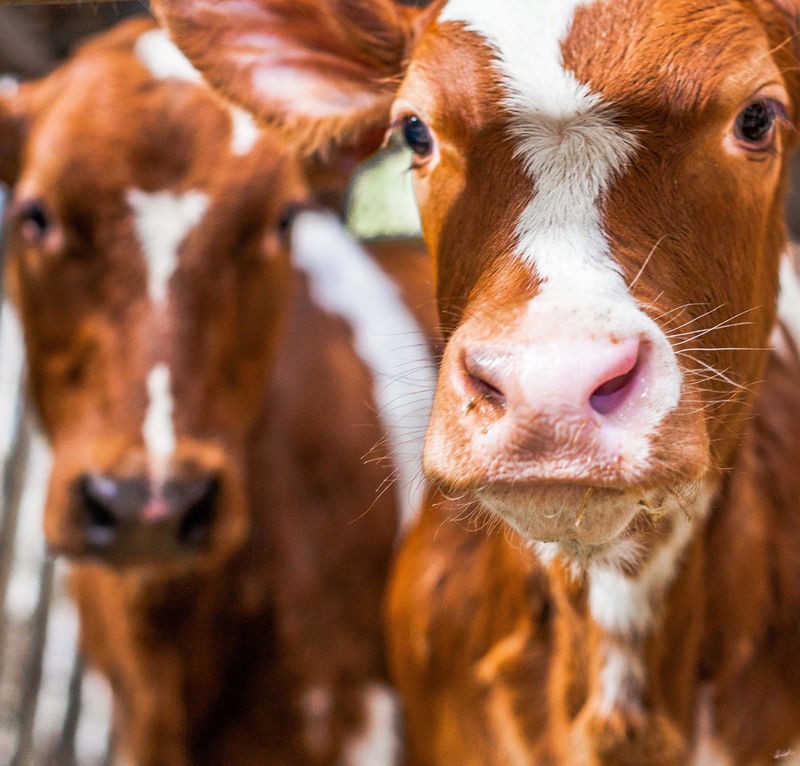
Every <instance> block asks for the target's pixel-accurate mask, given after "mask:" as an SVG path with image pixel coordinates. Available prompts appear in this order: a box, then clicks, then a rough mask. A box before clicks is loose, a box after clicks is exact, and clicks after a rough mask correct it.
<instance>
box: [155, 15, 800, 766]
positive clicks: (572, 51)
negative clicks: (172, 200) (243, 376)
mask: <svg viewBox="0 0 800 766" xmlns="http://www.w3.org/2000/svg"><path fill="white" fill-rule="evenodd" d="M412 5H419V4H415V3H400V2H398V3H393V2H391V1H390V0H333V1H330V0H325V1H323V0H236V1H235V2H231V1H226V0H159V2H158V8H159V13H160V14H161V15H162V17H163V18H164V20H165V21H166V22H167V24H168V25H169V27H170V29H171V33H172V36H173V38H174V39H175V40H176V42H177V43H178V45H179V46H180V47H182V48H183V49H184V51H185V52H186V53H187V54H188V56H189V58H190V59H191V60H193V62H194V63H195V65H196V66H197V67H198V68H199V69H200V70H201V71H203V72H204V74H205V75H206V76H207V78H208V79H209V81H210V82H211V83H212V84H213V85H214V86H216V87H217V88H218V89H220V90H221V91H222V92H224V93H225V95H227V96H228V97H229V98H230V99H232V100H233V101H234V102H235V103H237V104H238V105H240V106H243V107H245V108H248V109H250V110H251V111H252V112H253V113H254V114H256V115H257V116H258V117H259V118H260V119H262V120H263V121H265V122H270V121H271V122H277V123H279V124H281V125H282V126H283V127H284V128H285V129H286V134H287V136H294V137H295V138H296V139H298V140H299V141H300V142H301V143H302V144H303V145H304V146H305V147H306V148H312V149H313V148H316V147H318V146H321V145H324V144H325V143H326V142H329V141H335V140H337V139H338V138H341V137H344V138H347V139H352V138H353V137H354V136H357V135H359V133H360V131H361V130H362V129H365V128H367V127H372V126H376V125H383V126H385V127H386V128H390V127H392V126H394V127H396V128H398V129H400V130H401V131H402V132H403V134H404V136H405V139H406V141H407V143H408V144H409V146H410V148H411V151H412V153H413V173H414V180H415V187H416V196H417V200H418V203H419V207H420V212H421V216H422V221H423V227H424V232H425V237H426V240H427V243H428V246H429V248H430V250H431V252H432V255H433V257H434V259H435V267H436V272H437V290H438V299H439V307H440V313H441V318H442V322H443V325H444V327H445V330H446V335H447V347H446V351H445V354H444V360H443V364H442V367H441V372H440V375H439V381H438V388H437V392H436V397H435V402H434V407H433V414H432V419H431V423H430V426H429V428H428V432H427V440H426V445H425V454H424V462H425V468H426V471H427V474H428V476H429V477H430V478H431V480H432V484H433V487H435V489H433V490H432V491H431V494H430V495H429V497H428V502H427V507H426V509H425V511H424V513H423V515H422V517H421V518H420V520H419V522H418V524H417V525H416V527H415V529H414V531H413V533H412V534H411V535H410V537H409V538H408V539H407V541H406V543H405V546H404V550H403V552H402V554H401V557H400V560H399V564H398V566H397V568H396V571H395V573H394V582H393V591H392V598H391V607H390V616H389V624H390V626H391V632H390V638H391V640H392V662H393V668H394V672H395V675H396V679H397V681H398V683H399V684H400V686H401V688H402V691H403V694H404V697H405V702H406V705H407V715H408V723H409V736H410V747H411V753H410V756H409V760H410V762H413V763H420V764H423V763H424V764H431V763H438V764H448V765H449V764H456V763H457V764H483V765H485V764H503V765H506V764H529V763H542V764H545V763H562V764H637V766H643V765H644V764H686V763H689V762H691V760H692V759H693V758H696V759H697V760H698V761H699V762H701V763H712V762H719V763H736V764H750V763H766V762H768V761H770V760H771V759H772V758H773V757H775V758H787V757H793V758H800V755H799V754H798V753H794V751H793V748H794V747H796V746H795V745H794V744H793V743H795V742H797V741H798V740H799V739H800V659H798V658H800V512H799V510H800V509H798V506H797V497H798V490H800V483H799V482H800V479H798V471H797V466H798V464H800V463H799V462H798V461H800V414H799V413H800V386H799V385H798V375H800V360H798V353H797V345H796V342H797V337H798V336H797V330H798V327H797V325H795V326H794V327H790V326H787V325H784V324H782V323H781V321H779V320H777V319H776V296H777V294H778V289H779V279H778V274H779V262H780V257H781V253H782V251H783V249H784V246H785V233H784V224H783V220H782V201H783V195H784V189H785V183H786V168H787V162H788V157H789V154H790V149H791V148H792V146H793V144H794V142H795V138H794V134H795V133H796V130H795V125H797V124H798V115H800V82H798V67H799V66H800V60H799V59H798V43H797V35H798V13H799V12H800V6H798V5H797V4H796V3H795V2H793V1H791V0H717V2H713V3H709V2H704V1H703V0H594V1H592V0H586V1H585V2H580V1H579V0H498V1H497V2H493V3H486V2H480V1H479V0H449V2H442V1H439V2H434V3H433V4H432V5H430V6H429V7H428V8H426V9H419V8H414V7H411V6H412ZM276 115H277V117H276ZM785 276H786V277H787V279H788V280H789V286H788V287H787V288H786V289H787V290H789V291H791V289H792V287H791V282H792V280H794V279H795V277H794V272H793V270H792V269H791V267H790V266H788V265H787V266H786V271H785ZM787 294H788V293H787ZM471 519H476V520H477V522H478V523H477V525H475V524H472V523H470V520H471ZM476 526H477V528H476ZM512 530H513V531H512ZM714 759H716V760H714Z"/></svg>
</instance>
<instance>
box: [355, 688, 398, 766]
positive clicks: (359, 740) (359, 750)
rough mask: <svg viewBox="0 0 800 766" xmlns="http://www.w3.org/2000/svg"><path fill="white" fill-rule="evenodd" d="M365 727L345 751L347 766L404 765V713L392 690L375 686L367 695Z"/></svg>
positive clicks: (366, 692)
mask: <svg viewBox="0 0 800 766" xmlns="http://www.w3.org/2000/svg"><path fill="white" fill-rule="evenodd" d="M364 709H365V725H364V728H363V730H362V732H361V733H360V734H359V735H358V736H356V737H353V738H352V739H351V740H350V741H349V742H347V743H346V744H345V747H344V763H345V764H346V765H347V766H394V765H395V764H398V763H399V762H400V755H401V750H402V748H401V742H400V736H399V724H400V713H399V704H398V702H397V697H396V695H395V694H394V692H392V690H391V689H389V687H388V686H384V685H382V684H372V685H370V686H368V687H367V688H366V690H365V692H364Z"/></svg>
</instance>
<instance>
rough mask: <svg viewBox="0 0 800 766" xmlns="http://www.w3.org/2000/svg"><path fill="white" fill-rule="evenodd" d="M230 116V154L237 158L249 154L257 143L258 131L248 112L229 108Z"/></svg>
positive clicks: (232, 107) (235, 107)
mask: <svg viewBox="0 0 800 766" xmlns="http://www.w3.org/2000/svg"><path fill="white" fill-rule="evenodd" d="M229 113H230V116H231V152H233V154H235V155H237V156H243V155H245V154H249V153H250V152H251V151H252V149H253V147H254V146H255V145H256V141H258V137H259V135H260V131H259V128H258V125H256V121H255V120H254V119H253V117H252V115H251V114H250V113H249V112H245V110H244V109H239V107H238V106H231V107H230V108H229Z"/></svg>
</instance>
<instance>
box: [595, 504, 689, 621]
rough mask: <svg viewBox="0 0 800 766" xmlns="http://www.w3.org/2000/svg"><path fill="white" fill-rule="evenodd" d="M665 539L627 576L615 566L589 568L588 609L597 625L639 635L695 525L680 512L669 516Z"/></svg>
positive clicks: (678, 560)
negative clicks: (669, 527) (634, 573)
mask: <svg viewBox="0 0 800 766" xmlns="http://www.w3.org/2000/svg"><path fill="white" fill-rule="evenodd" d="M673 523H674V524H675V528H674V530H673V531H672V534H671V535H670V538H669V540H668V541H667V542H666V543H664V545H662V546H661V547H660V548H658V549H656V551H655V552H654V553H653V554H652V555H651V557H650V558H649V560H648V561H647V562H646V563H645V565H644V566H643V567H642V568H641V570H640V571H639V572H638V574H637V576H635V577H630V576H628V575H626V574H624V573H623V572H621V571H619V570H618V569H617V568H615V567H609V566H590V567H589V608H590V610H591V613H592V617H594V619H595V621H596V622H597V623H598V625H600V626H601V627H603V628H605V629H606V630H609V631H611V632H613V633H616V634H619V635H642V634H644V633H646V632H647V631H648V630H649V629H650V627H651V626H652V625H653V622H654V619H655V612H654V609H656V608H657V607H658V606H659V605H660V599H661V596H662V595H663V593H664V592H665V591H666V589H667V588H668V587H669V586H670V584H671V583H672V581H673V579H674V577H675V573H676V571H677V568H678V564H679V563H680V559H681V556H682V555H683V553H684V551H685V550H686V547H687V545H688V544H689V541H690V540H691V537H692V533H693V531H694V530H695V528H696V527H695V525H694V524H693V523H692V522H691V521H690V520H689V519H687V518H685V517H684V516H683V515H682V514H681V513H677V514H674V515H673Z"/></svg>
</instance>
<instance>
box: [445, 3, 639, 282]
mask: <svg viewBox="0 0 800 766" xmlns="http://www.w3.org/2000/svg"><path fill="white" fill-rule="evenodd" d="M583 4H584V0H542V1H541V2H537V3H531V2H530V1H529V0H509V2H504V3H501V4H499V5H497V4H495V5H491V4H487V3H485V2H483V0H451V2H449V3H448V4H447V6H446V7H445V9H444V11H443V14H442V16H441V17H440V18H441V20H444V21H462V22H464V23H465V24H466V25H467V27H468V28H469V29H471V30H472V31H474V32H477V33H478V34H480V35H482V36H483V37H484V38H485V39H486V40H487V42H488V43H489V44H490V45H492V46H494V48H495V49H496V51H497V67H498V69H499V71H500V73H501V75H502V77H503V82H504V84H505V86H506V88H507V95H506V99H505V105H506V107H507V108H508V110H509V112H510V116H511V130H512V133H513V135H514V136H515V138H516V140H517V147H516V153H517V155H518V156H519V157H521V159H522V161H523V162H524V165H525V168H526V170H527V171H528V173H529V175H530V176H531V179H532V181H533V182H534V184H535V187H536V188H535V193H534V194H533V196H532V199H531V201H530V202H529V203H528V207H527V209H526V210H525V211H524V213H523V214H522V216H521V218H520V221H519V223H518V226H517V234H518V237H519V244H518V247H517V252H518V254H519V256H520V257H521V258H522V259H524V260H525V261H527V262H529V263H531V264H534V265H535V266H536V269H537V272H538V273H539V276H540V277H541V278H542V280H543V282H544V283H545V287H546V288H548V289H557V290H569V291H570V292H574V291H575V290H577V289H583V290H586V291H589V292H591V293H592V294H595V295H596V294H597V293H598V291H600V290H602V291H604V292H607V293H611V294H613V295H615V296H623V297H624V296H627V288H626V286H625V283H624V281H623V280H622V277H621V274H620V272H619V269H618V268H617V266H616V264H615V263H614V260H613V258H612V257H611V255H610V252H609V247H608V243H607V242H606V239H605V236H604V235H603V230H602V226H601V221H600V212H599V209H598V203H599V198H600V195H601V194H602V192H603V191H604V190H605V189H606V188H607V186H608V184H609V182H610V180H611V179H612V178H613V176H614V175H615V173H617V172H619V171H620V170H621V169H622V168H624V167H625V165H626V164H627V162H628V161H629V159H630V157H631V155H632V154H633V151H634V149H635V146H636V139H635V137H634V136H633V135H631V134H630V133H628V132H626V131H624V130H622V129H621V128H619V127H618V126H616V125H615V124H614V122H613V119H612V112H611V109H610V108H609V107H608V106H607V105H604V104H603V103H602V101H601V99H600V97H599V96H597V95H596V94H594V93H592V92H591V91H590V90H589V88H588V87H587V86H586V85H583V84H582V83H580V82H578V80H577V79H576V78H575V76H574V75H573V74H572V72H570V71H569V70H567V69H565V68H564V65H563V60H562V56H561V42H562V40H563V39H564V38H565V37H566V36H567V34H568V33H569V29H570V25H571V23H572V18H573V16H574V14H575V10H576V9H577V8H578V7H579V6H580V5H583ZM532 30H535V35H534V36H532V34H531V31H532ZM532 39H535V40H536V44H535V45H533V44H531V40H532Z"/></svg>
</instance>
